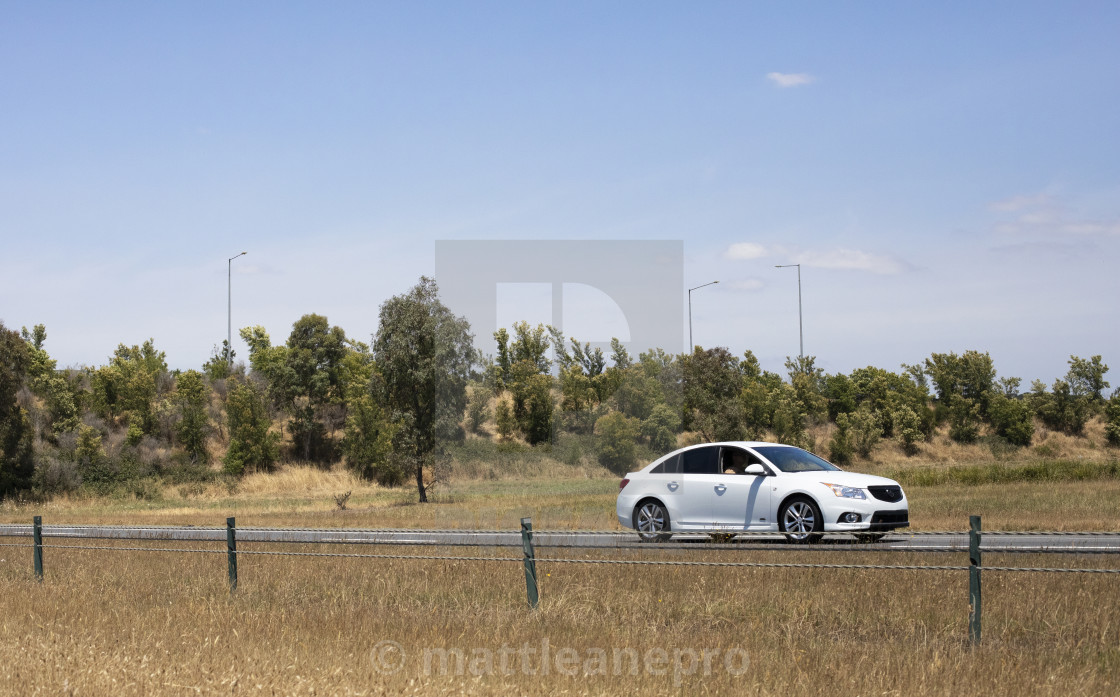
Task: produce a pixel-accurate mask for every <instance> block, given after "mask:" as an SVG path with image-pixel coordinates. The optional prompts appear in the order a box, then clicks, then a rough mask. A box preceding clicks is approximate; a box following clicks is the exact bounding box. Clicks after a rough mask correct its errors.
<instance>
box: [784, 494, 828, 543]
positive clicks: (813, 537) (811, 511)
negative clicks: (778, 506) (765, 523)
mask: <svg viewBox="0 0 1120 697" xmlns="http://www.w3.org/2000/svg"><path fill="white" fill-rule="evenodd" d="M778 521H779V522H780V523H781V528H782V532H784V533H785V534H786V539H787V540H789V541H790V542H797V543H801V544H803V543H806V542H819V541H820V539H821V535H819V534H813V533H819V532H821V531H822V530H824V521H823V520H822V519H821V511H820V509H819V508H817V504H815V503H813V502H812V501H811V500H809V499H806V498H797V499H792V500H790V501H787V502H786V503H785V505H783V506H782V510H781V511H780V512H779V513H778Z"/></svg>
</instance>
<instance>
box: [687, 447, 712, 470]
mask: <svg viewBox="0 0 1120 697" xmlns="http://www.w3.org/2000/svg"><path fill="white" fill-rule="evenodd" d="M718 463H719V446H708V447H705V448H693V449H692V450H686V451H684V452H683V453H681V471H683V472H684V473H685V474H716V465H717V464H718Z"/></svg>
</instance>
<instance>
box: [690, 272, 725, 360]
mask: <svg viewBox="0 0 1120 697" xmlns="http://www.w3.org/2000/svg"><path fill="white" fill-rule="evenodd" d="M713 283H719V281H710V282H708V283H705V284H704V285H700V286H696V288H689V289H688V352H689V353H692V350H693V349H695V348H696V344H693V343H692V291H694V290H697V289H698V288H703V287H704V286H710V285H712V284H713Z"/></svg>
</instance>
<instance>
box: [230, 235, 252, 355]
mask: <svg viewBox="0 0 1120 697" xmlns="http://www.w3.org/2000/svg"><path fill="white" fill-rule="evenodd" d="M246 254H248V252H242V253H240V254H238V255H236V256H232V257H230V258H229V260H228V261H227V262H226V367H227V368H232V367H233V260H234V259H236V258H237V257H242V256H245V255H246Z"/></svg>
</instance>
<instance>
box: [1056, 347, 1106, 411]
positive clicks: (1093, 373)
mask: <svg viewBox="0 0 1120 697" xmlns="http://www.w3.org/2000/svg"><path fill="white" fill-rule="evenodd" d="M1107 372H1108V366H1107V365H1105V364H1103V363H1101V357H1100V356H1093V357H1092V358H1089V359H1085V358H1078V357H1077V356H1070V357H1069V372H1068V373H1066V382H1068V383H1069V385H1070V389H1071V391H1072V392H1073V394H1074V395H1075V396H1077V397H1088V398H1089V401H1090V402H1092V403H1093V404H1094V405H1097V406H1099V405H1101V404H1104V397H1103V396H1102V395H1101V392H1102V391H1103V390H1106V389H1108V387H1109V384H1108V381H1107V380H1105V379H1104V374H1105V373H1107Z"/></svg>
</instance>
